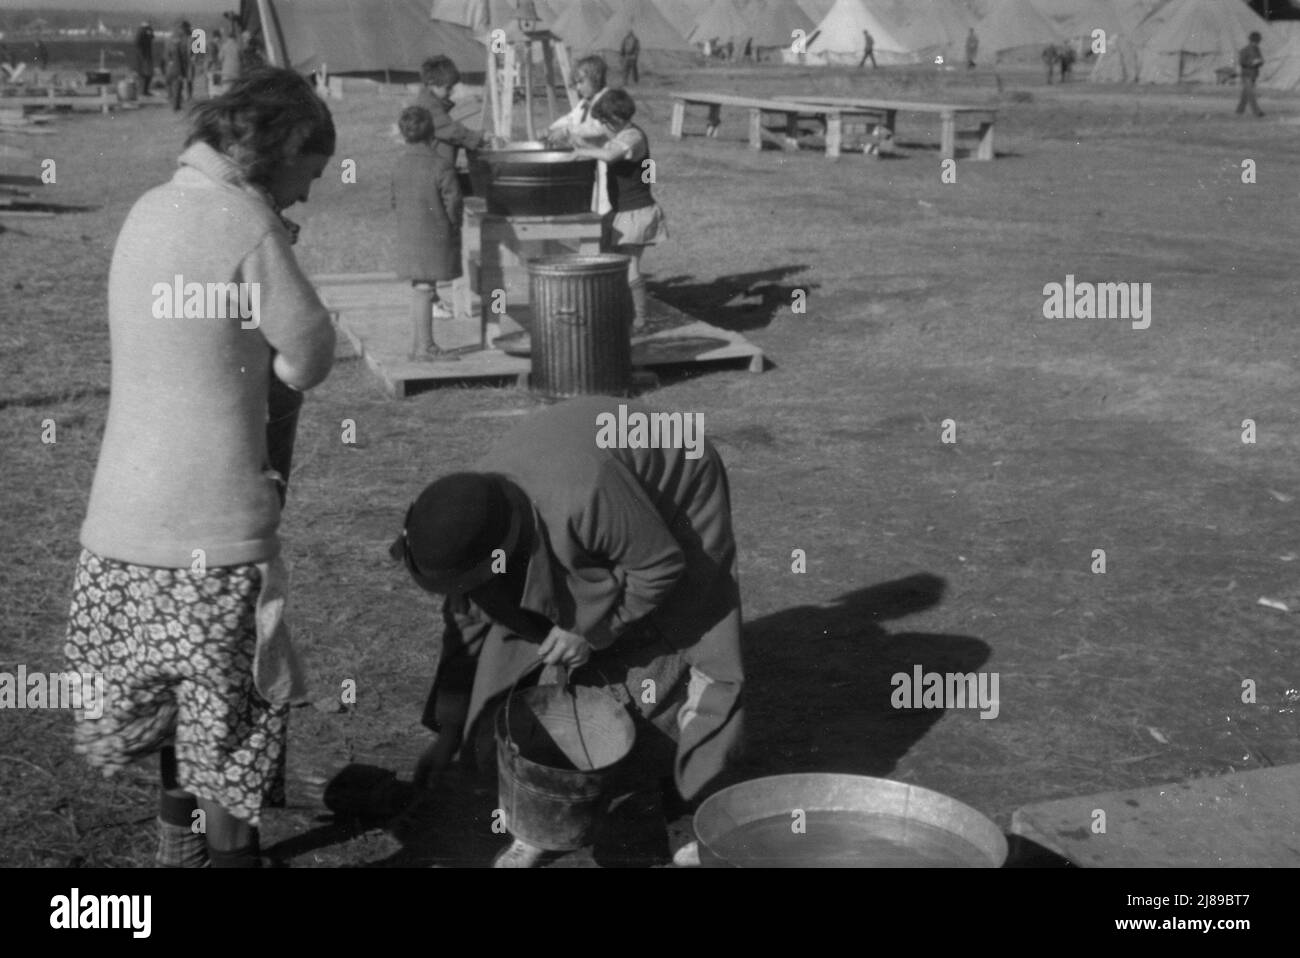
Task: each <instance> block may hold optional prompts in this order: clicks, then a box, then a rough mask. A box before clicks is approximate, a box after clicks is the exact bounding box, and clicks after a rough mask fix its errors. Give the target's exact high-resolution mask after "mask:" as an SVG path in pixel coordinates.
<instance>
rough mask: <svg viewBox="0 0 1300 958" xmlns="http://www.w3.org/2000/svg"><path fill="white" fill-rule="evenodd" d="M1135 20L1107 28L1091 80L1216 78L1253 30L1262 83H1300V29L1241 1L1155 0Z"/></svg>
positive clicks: (1290, 85)
mask: <svg viewBox="0 0 1300 958" xmlns="http://www.w3.org/2000/svg"><path fill="white" fill-rule="evenodd" d="M1148 8H1149V9H1148V10H1147V13H1146V15H1145V16H1144V17H1143V18H1142V19H1141V20H1139V21H1138V22H1137V23H1135V24H1127V25H1124V26H1119V25H1116V26H1115V27H1114V29H1108V32H1107V38H1106V49H1105V51H1104V52H1103V53H1102V54H1101V55H1100V56H1099V57H1098V58H1097V61H1096V63H1095V64H1094V65H1093V68H1092V73H1091V74H1090V76H1089V79H1090V80H1093V81H1095V82H1103V83H1118V82H1138V83H1211V82H1214V80H1215V79H1216V73H1217V71H1219V70H1226V69H1233V70H1235V69H1236V67H1237V58H1238V54H1239V53H1240V51H1241V49H1242V48H1243V47H1244V46H1245V45H1246V38H1247V37H1248V36H1249V35H1250V34H1251V33H1259V34H1260V35H1261V36H1262V37H1263V40H1262V41H1261V43H1260V50H1261V52H1262V53H1263V56H1264V68H1263V69H1262V70H1261V71H1260V78H1259V82H1260V85H1262V86H1266V87H1273V88H1276V89H1285V90H1292V89H1297V88H1300V33H1298V32H1297V31H1295V30H1293V29H1291V27H1292V25H1293V22H1288V21H1280V22H1275V23H1271V24H1270V23H1268V22H1267V21H1265V20H1264V19H1263V18H1262V17H1260V16H1259V15H1258V14H1257V13H1255V11H1254V10H1252V9H1251V8H1250V7H1249V6H1247V5H1246V4H1245V3H1244V2H1241V0H1156V2H1151V3H1148Z"/></svg>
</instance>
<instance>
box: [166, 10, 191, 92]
mask: <svg viewBox="0 0 1300 958" xmlns="http://www.w3.org/2000/svg"><path fill="white" fill-rule="evenodd" d="M163 57H164V59H163V76H164V77H165V78H166V80H167V99H168V101H169V102H170V103H171V105H172V110H174V111H179V110H180V108H181V102H182V100H184V98H185V78H186V77H187V76H189V72H190V45H189V39H188V35H187V34H186V32H185V24H183V23H177V24H176V26H175V27H173V28H172V33H171V36H169V37H168V38H167V46H166V50H165V52H164V54H163Z"/></svg>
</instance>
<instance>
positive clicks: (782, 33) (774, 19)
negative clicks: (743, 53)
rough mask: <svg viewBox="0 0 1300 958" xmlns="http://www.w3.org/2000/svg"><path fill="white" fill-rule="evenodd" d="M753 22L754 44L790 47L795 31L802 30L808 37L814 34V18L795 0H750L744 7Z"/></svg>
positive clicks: (805, 36)
mask: <svg viewBox="0 0 1300 958" xmlns="http://www.w3.org/2000/svg"><path fill="white" fill-rule="evenodd" d="M743 10H744V11H745V12H746V13H748V15H749V17H750V20H751V21H752V23H753V31H754V45H755V46H760V47H788V46H790V45H791V44H792V43H793V42H794V31H796V30H802V31H803V36H804V38H805V39H806V38H807V37H809V36H811V35H812V32H813V30H814V24H813V21H812V18H811V17H809V16H808V14H806V13H804V12H803V10H802V9H801V8H800V7H799V5H798V4H797V3H795V2H794V0H750V2H749V4H748V5H747V6H746V7H744V8H743Z"/></svg>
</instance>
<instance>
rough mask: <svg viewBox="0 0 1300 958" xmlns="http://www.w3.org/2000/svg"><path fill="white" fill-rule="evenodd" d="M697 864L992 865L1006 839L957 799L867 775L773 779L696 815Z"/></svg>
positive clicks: (738, 788)
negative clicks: (698, 848)
mask: <svg viewBox="0 0 1300 958" xmlns="http://www.w3.org/2000/svg"><path fill="white" fill-rule="evenodd" d="M695 835H696V838H697V839H698V840H699V845H700V863H701V864H702V865H705V866H707V867H715V868H720V867H721V868H725V867H742V868H763V867H779V868H810V867H812V868H997V867H1000V866H1001V865H1002V864H1003V862H1005V861H1006V857H1007V841H1006V837H1005V836H1004V835H1003V834H1002V831H1001V829H999V828H998V827H997V826H996V825H994V824H993V822H991V821H989V819H988V818H986V817H985V816H984V815H982V814H980V813H979V812H977V811H976V810H975V809H973V808H971V807H970V806H969V805H964V804H962V803H961V802H959V801H957V800H956V799H954V798H949V797H948V796H947V795H943V794H940V793H939V792H934V791H931V790H930V789H927V788H919V787H917V786H915V785H908V784H906V783H904V782H895V781H891V780H889V779H884V778H869V777H867V776H863V775H837V774H828V773H807V774H799V775H774V776H770V777H768V778H759V779H754V780H753V781H749V782H742V783H740V784H739V785H733V786H731V787H730V788H725V789H723V790H722V791H720V792H717V793H716V794H714V795H711V796H710V797H709V798H707V799H705V801H704V802H703V803H701V805H700V807H699V810H698V811H697V812H696V813H695Z"/></svg>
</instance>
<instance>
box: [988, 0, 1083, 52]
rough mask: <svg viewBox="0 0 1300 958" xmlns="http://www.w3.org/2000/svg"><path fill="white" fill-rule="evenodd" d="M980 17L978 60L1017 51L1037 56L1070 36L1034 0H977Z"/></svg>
mask: <svg viewBox="0 0 1300 958" xmlns="http://www.w3.org/2000/svg"><path fill="white" fill-rule="evenodd" d="M975 9H976V10H977V11H979V13H980V19H979V21H978V22H977V23H976V24H975V34H976V36H978V37H979V54H978V57H977V59H978V60H984V61H989V60H1000V59H1004V58H1008V57H1011V56H1014V55H1022V56H1027V55H1033V56H1037V55H1038V54H1039V53H1041V52H1042V49H1043V48H1044V47H1046V46H1047V45H1049V44H1053V43H1063V42H1065V40H1066V37H1065V36H1064V35H1063V34H1062V33H1061V31H1060V30H1058V29H1057V28H1056V27H1055V26H1054V25H1053V24H1052V22H1051V21H1050V20H1048V19H1047V17H1045V16H1043V14H1041V13H1039V12H1038V10H1037V8H1035V7H1034V5H1033V4H1032V3H1030V0H982V2H980V3H978V4H975Z"/></svg>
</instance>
